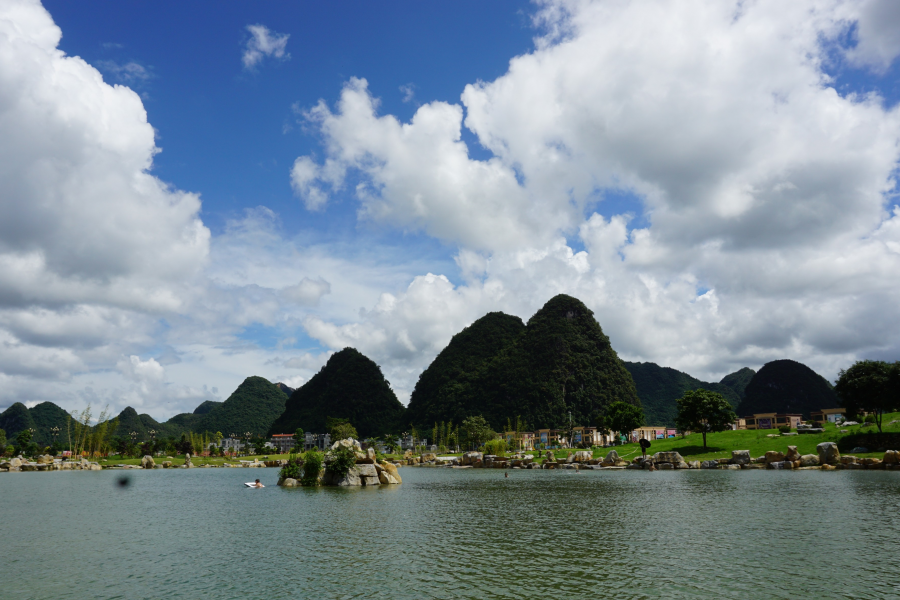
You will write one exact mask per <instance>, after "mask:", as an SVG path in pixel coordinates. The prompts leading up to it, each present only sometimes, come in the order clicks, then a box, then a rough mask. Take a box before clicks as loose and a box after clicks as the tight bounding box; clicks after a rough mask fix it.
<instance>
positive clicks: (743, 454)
mask: <svg viewBox="0 0 900 600" xmlns="http://www.w3.org/2000/svg"><path fill="white" fill-rule="evenodd" d="M750 460H751V458H750V451H749V450H732V451H731V461H730V462H731V464H733V465H749V464H750Z"/></svg>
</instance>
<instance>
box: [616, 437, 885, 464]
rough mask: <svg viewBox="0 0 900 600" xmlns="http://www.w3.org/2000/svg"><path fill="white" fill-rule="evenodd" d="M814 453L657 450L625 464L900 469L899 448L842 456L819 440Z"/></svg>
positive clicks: (791, 448)
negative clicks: (694, 454) (713, 454)
mask: <svg viewBox="0 0 900 600" xmlns="http://www.w3.org/2000/svg"><path fill="white" fill-rule="evenodd" d="M816 452H817V453H816V454H803V455H801V454H800V453H799V452H798V451H797V447H796V446H788V451H787V452H786V453H785V452H778V451H774V450H770V451H769V452H766V454H765V456H758V457H755V458H753V457H751V456H750V451H749V450H734V451H733V452H732V453H731V458H718V459H715V460H704V461H702V462H701V461H696V460H695V461H685V460H684V459H683V458H682V456H681V455H680V454H679V453H678V452H657V453H656V454H654V455H653V456H648V457H646V458H643V457H639V458H636V459H634V461H632V463H631V464H630V465H628V467H627V468H629V469H645V470H655V469H659V470H666V469H730V470H739V469H770V470H786V469H799V470H805V469H819V470H823V471H831V470H835V469H883V470H900V452H898V451H896V450H887V451H885V453H884V457H883V458H857V457H855V456H841V453H840V451H838V447H837V444H835V443H834V442H822V443H821V444H819V445H818V446H816Z"/></svg>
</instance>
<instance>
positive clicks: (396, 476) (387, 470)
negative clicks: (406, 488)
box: [377, 462, 403, 484]
mask: <svg viewBox="0 0 900 600" xmlns="http://www.w3.org/2000/svg"><path fill="white" fill-rule="evenodd" d="M377 466H378V467H381V470H380V471H379V472H378V479H379V481H381V483H385V484H397V483H403V480H402V479H400V472H399V471H398V470H397V467H396V466H394V465H392V464H391V463H389V462H383V463H381V464H380V465H377Z"/></svg>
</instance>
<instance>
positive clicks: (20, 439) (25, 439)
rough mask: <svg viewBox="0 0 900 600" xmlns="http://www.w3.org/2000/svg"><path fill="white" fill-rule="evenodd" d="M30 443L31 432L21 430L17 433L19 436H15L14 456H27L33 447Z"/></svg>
mask: <svg viewBox="0 0 900 600" xmlns="http://www.w3.org/2000/svg"><path fill="white" fill-rule="evenodd" d="M35 445H36V444H33V443H32V441H31V430H29V429H23V430H22V431H20V432H19V435H17V436H16V450H15V452H16V454H23V455H24V454H28V451H29V450H31V446H35Z"/></svg>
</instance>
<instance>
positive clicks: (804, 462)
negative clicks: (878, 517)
mask: <svg viewBox="0 0 900 600" xmlns="http://www.w3.org/2000/svg"><path fill="white" fill-rule="evenodd" d="M800 466H801V467H818V466H819V455H818V454H804V455H803V456H801V457H800Z"/></svg>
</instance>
